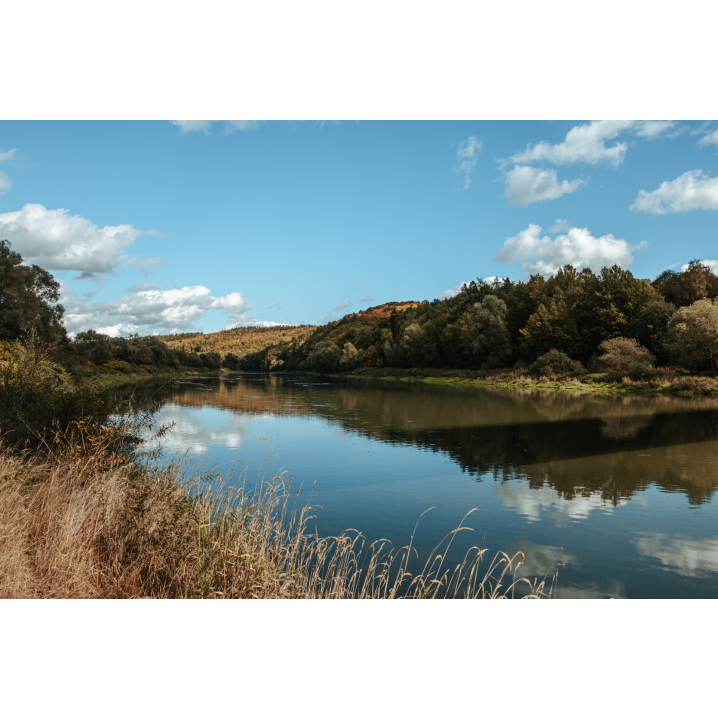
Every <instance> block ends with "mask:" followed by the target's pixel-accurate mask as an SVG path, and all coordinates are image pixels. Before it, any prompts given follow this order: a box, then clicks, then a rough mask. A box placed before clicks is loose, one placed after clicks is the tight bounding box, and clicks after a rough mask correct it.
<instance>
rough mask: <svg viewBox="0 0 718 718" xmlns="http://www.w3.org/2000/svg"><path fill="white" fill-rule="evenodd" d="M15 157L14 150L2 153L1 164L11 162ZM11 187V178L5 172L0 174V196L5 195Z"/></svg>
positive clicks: (0, 155) (0, 154) (0, 156)
mask: <svg viewBox="0 0 718 718" xmlns="http://www.w3.org/2000/svg"><path fill="white" fill-rule="evenodd" d="M14 156H15V150H14V149H12V150H8V151H7V152H0V162H6V161H7V160H11V159H12V158H13V157H14ZM10 187H12V182H11V181H10V178H9V177H8V176H7V175H6V174H5V173H4V172H0V195H3V194H5V191H6V190H9V189H10Z"/></svg>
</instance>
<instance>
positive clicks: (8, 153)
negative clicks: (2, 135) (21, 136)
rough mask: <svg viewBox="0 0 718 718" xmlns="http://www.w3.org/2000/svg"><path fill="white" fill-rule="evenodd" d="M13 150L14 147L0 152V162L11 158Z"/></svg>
mask: <svg viewBox="0 0 718 718" xmlns="http://www.w3.org/2000/svg"><path fill="white" fill-rule="evenodd" d="M15 152H16V150H15V148H13V149H11V150H7V151H5V152H0V162H7V161H8V160H11V159H12V158H13V157H14V156H15Z"/></svg>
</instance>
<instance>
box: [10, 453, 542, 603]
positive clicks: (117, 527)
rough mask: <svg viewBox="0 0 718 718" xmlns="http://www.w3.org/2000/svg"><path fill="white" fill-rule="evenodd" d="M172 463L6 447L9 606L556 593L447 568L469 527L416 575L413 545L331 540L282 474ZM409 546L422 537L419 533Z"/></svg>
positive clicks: (510, 570)
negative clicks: (255, 475) (101, 459)
mask: <svg viewBox="0 0 718 718" xmlns="http://www.w3.org/2000/svg"><path fill="white" fill-rule="evenodd" d="M187 468H188V467H187V465H186V464H184V463H182V462H175V463H173V464H171V465H170V466H169V467H166V468H159V467H158V466H157V465H156V462H155V464H153V463H152V462H149V461H145V463H144V465H140V464H137V463H135V464H130V465H126V466H121V467H110V468H109V469H105V470H103V469H101V468H97V467H96V466H95V464H94V463H93V462H92V461H91V460H84V459H82V458H78V457H75V458H69V457H67V456H54V457H49V458H48V457H43V458H39V457H38V455H35V456H31V455H28V454H24V455H18V454H12V453H10V452H8V451H7V450H5V449H3V448H2V447H1V446H0V597H3V598H90V597H95V598H144V597H154V598H399V597H409V598H426V597H432V598H433V597H470V598H504V597H512V596H514V595H515V593H516V594H518V593H520V594H521V595H526V594H527V595H528V596H530V597H536V598H539V597H542V596H551V595H552V594H553V590H554V586H553V584H552V585H550V586H548V587H547V584H546V579H544V580H543V581H540V580H535V581H534V582H533V583H530V582H529V581H528V580H527V579H523V578H521V579H516V577H515V572H516V569H517V568H518V566H519V565H520V564H521V562H522V561H523V555H522V554H517V555H516V556H513V557H509V556H508V555H506V554H504V553H499V554H497V555H496V556H495V558H494V559H493V561H491V562H490V564H489V565H488V567H485V563H486V562H487V557H486V554H487V549H485V548H484V547H483V546H475V547H473V548H472V549H470V550H469V551H468V552H467V554H466V556H465V557H464V559H463V561H462V562H461V563H460V564H459V565H457V566H453V565H452V566H451V567H448V566H446V560H445V557H446V554H447V552H448V550H449V549H450V546H451V543H452V541H453V540H454V538H455V536H456V535H457V534H458V533H459V532H461V531H467V530H470V529H468V528H466V527H463V526H459V527H458V528H457V529H455V530H454V531H453V532H451V533H450V534H449V535H448V536H447V537H446V539H445V540H444V541H443V542H442V543H441V544H440V545H439V546H438V547H437V548H436V549H435V550H434V551H433V552H432V554H431V555H430V556H429V557H428V558H427V559H426V561H425V563H424V566H423V570H421V571H419V572H417V573H415V574H413V575H412V573H410V571H409V569H410V563H411V561H410V559H411V558H412V557H414V558H415V559H418V555H417V554H416V551H415V549H414V548H413V547H412V543H411V541H410V543H409V544H408V545H407V546H405V547H402V548H401V549H398V550H393V549H391V548H390V547H389V546H388V544H387V542H385V541H379V542H374V543H373V544H371V545H367V544H366V542H365V540H364V538H363V537H362V536H361V534H360V533H358V532H356V531H352V530H349V531H346V532H344V533H343V534H342V535H340V536H337V537H327V538H321V537H319V536H318V535H317V534H316V533H314V534H312V533H310V532H309V530H308V524H309V522H310V520H311V510H312V509H311V507H310V506H308V507H304V508H302V509H297V510H295V507H296V506H298V502H299V501H300V500H301V498H302V497H301V495H300V492H299V491H294V490H292V489H291V482H290V483H289V485H288V484H287V483H286V482H285V479H284V477H283V476H275V477H272V478H270V479H268V480H261V479H258V481H257V482H255V486H254V488H252V487H250V485H249V482H248V481H247V477H246V473H243V474H241V475H240V476H235V477H233V478H229V479H225V480H222V479H221V478H220V476H218V475H217V474H214V473H212V472H208V471H206V470H204V469H203V468H202V467H201V466H194V467H191V468H193V471H192V472H189V475H190V476H191V478H186V477H187V476H188V472H187ZM412 541H413V536H412Z"/></svg>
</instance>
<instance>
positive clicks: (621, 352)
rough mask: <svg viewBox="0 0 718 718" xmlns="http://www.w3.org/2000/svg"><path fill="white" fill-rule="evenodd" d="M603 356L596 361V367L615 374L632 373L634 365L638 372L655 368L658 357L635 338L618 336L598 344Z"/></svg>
mask: <svg viewBox="0 0 718 718" xmlns="http://www.w3.org/2000/svg"><path fill="white" fill-rule="evenodd" d="M598 351H599V352H600V353H601V356H599V357H598V359H596V361H595V369H597V370H598V371H605V372H611V373H614V374H622V375H623V374H626V373H632V372H633V370H634V367H638V365H640V367H641V368H637V369H636V371H637V372H639V373H640V372H641V371H643V372H645V371H647V370H650V369H653V364H654V362H655V360H656V358H655V357H654V356H653V354H651V352H649V351H648V349H646V348H645V347H642V346H641V345H640V344H639V343H638V342H637V341H636V340H635V339H627V338H626V337H616V338H615V339H606V340H605V341H603V342H601V343H600V344H599V345H598Z"/></svg>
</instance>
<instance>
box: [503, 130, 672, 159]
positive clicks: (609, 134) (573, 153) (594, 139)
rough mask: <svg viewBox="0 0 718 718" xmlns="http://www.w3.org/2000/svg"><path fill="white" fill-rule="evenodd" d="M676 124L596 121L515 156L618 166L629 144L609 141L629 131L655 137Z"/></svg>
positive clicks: (651, 137) (516, 157)
mask: <svg viewBox="0 0 718 718" xmlns="http://www.w3.org/2000/svg"><path fill="white" fill-rule="evenodd" d="M673 124H674V123H673V122H672V121H667V120H647V121H646V120H644V121H636V120H594V121H593V122H589V123H588V124H585V125H576V127H573V128H571V129H570V130H569V132H568V134H567V135H566V138H565V139H564V141H563V142H561V143H559V144H556V145H552V144H550V143H548V142H538V143H537V144H535V145H533V146H532V145H528V146H527V147H526V149H525V150H524V151H523V152H518V153H517V154H515V155H514V156H513V157H512V158H511V159H512V161H513V162H516V163H518V164H521V163H526V162H543V161H545V162H551V163H552V164H555V165H563V164H572V163H574V162H587V163H588V164H592V165H595V164H598V163H599V162H605V163H607V164H611V165H614V166H618V165H620V164H621V163H622V162H623V159H624V157H625V155H626V151H627V149H628V145H627V144H626V143H625V142H616V143H615V144H613V145H610V146H607V145H606V142H608V141H609V140H613V139H615V138H616V137H617V136H618V135H619V134H621V133H622V132H626V131H627V130H633V131H635V132H636V133H637V134H639V135H640V136H642V137H646V138H650V139H654V138H656V137H658V136H659V135H660V134H662V133H663V132H665V131H666V130H668V129H670V128H671V127H673Z"/></svg>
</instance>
